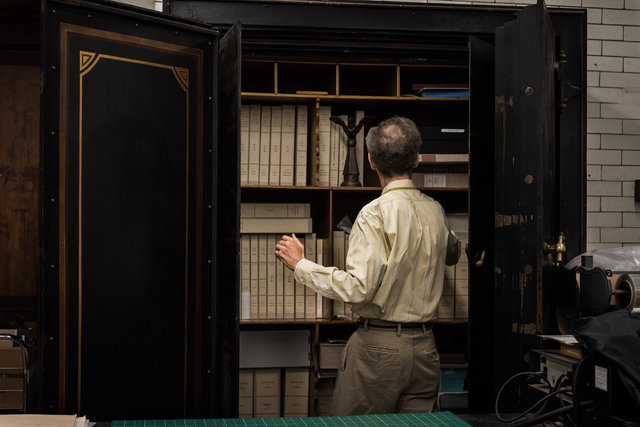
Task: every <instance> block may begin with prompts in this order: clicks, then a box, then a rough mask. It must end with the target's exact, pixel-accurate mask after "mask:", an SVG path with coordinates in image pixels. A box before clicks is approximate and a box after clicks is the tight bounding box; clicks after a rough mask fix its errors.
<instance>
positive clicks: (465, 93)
mask: <svg viewBox="0 0 640 427" xmlns="http://www.w3.org/2000/svg"><path fill="white" fill-rule="evenodd" d="M420 96H422V97H423V98H468V97H469V90H456V89H422V90H421V91H420Z"/></svg>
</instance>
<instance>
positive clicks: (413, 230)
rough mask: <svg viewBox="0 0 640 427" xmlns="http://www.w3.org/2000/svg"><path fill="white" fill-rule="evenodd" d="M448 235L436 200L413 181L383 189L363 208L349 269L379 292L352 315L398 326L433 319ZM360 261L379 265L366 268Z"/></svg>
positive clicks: (353, 235)
mask: <svg viewBox="0 0 640 427" xmlns="http://www.w3.org/2000/svg"><path fill="white" fill-rule="evenodd" d="M376 235H378V236H380V238H377V237H375V236H376ZM447 236H448V228H447V225H446V219H445V217H444V212H443V210H442V207H441V206H440V204H439V203H438V202H436V201H435V200H433V199H432V198H430V197H428V196H426V195H424V194H422V193H421V192H420V191H419V190H417V189H416V188H415V187H413V184H412V183H411V181H410V180H399V181H394V182H392V183H391V184H389V185H388V186H387V187H385V191H384V193H383V195H382V196H380V197H379V198H377V199H376V200H374V201H373V202H371V203H369V204H368V205H367V206H365V207H364V208H363V209H362V210H361V212H360V214H359V215H358V218H357V219H356V222H355V224H354V227H353V229H352V233H351V237H350V240H349V248H350V250H349V254H348V257H347V261H346V267H347V268H346V269H347V271H349V273H351V274H353V275H354V276H356V277H362V278H363V280H370V281H371V282H372V283H367V284H365V287H367V288H369V289H371V288H372V287H375V288H377V289H375V293H374V294H372V295H370V296H369V299H368V301H367V302H365V303H361V304H356V305H354V307H353V309H354V311H355V312H356V313H357V314H359V315H360V316H363V317H367V318H381V319H384V320H390V321H395V322H426V321H429V320H431V319H433V318H434V317H435V311H436V307H437V305H438V302H439V299H440V295H441V294H442V286H443V281H444V261H445V253H446V244H447ZM372 251H373V252H375V254H372V253H367V252H372ZM362 259H375V260H378V262H376V263H367V264H363V263H362V262H360V261H361V260H362ZM365 278H366V279H365Z"/></svg>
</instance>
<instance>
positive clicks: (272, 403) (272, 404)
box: [253, 395, 280, 418]
mask: <svg viewBox="0 0 640 427" xmlns="http://www.w3.org/2000/svg"><path fill="white" fill-rule="evenodd" d="M253 415H254V416H255V417H256V418H259V417H279V416H280V396H279V395H278V396H256V397H255V399H254V406H253Z"/></svg>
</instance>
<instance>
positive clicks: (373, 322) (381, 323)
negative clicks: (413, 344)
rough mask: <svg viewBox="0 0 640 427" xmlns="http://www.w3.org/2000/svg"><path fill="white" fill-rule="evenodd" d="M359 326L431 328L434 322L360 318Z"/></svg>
mask: <svg viewBox="0 0 640 427" xmlns="http://www.w3.org/2000/svg"><path fill="white" fill-rule="evenodd" d="M358 326H359V327H361V328H365V327H373V328H389V329H398V326H400V328H401V329H423V328H424V329H431V327H432V326H433V324H432V323H431V322H425V323H402V322H389V321H388V320H382V319H365V318H362V317H361V318H359V319H358Z"/></svg>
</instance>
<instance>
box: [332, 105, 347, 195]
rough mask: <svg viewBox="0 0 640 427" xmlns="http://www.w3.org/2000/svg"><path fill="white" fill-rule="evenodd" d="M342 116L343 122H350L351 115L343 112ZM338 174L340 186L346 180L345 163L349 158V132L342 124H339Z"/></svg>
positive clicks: (337, 181)
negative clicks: (347, 132)
mask: <svg viewBox="0 0 640 427" xmlns="http://www.w3.org/2000/svg"><path fill="white" fill-rule="evenodd" d="M340 118H341V119H342V121H343V122H345V123H349V116H347V115H345V114H342V115H340ZM337 129H338V176H337V180H336V184H335V185H336V187H338V186H339V185H340V184H341V183H342V181H343V180H344V175H343V173H344V164H345V161H346V160H347V148H348V147H347V134H346V133H345V131H344V129H342V126H340V125H338V128H337Z"/></svg>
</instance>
